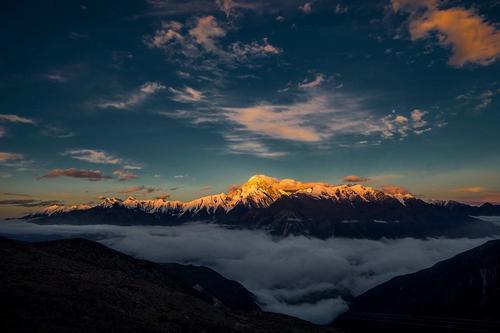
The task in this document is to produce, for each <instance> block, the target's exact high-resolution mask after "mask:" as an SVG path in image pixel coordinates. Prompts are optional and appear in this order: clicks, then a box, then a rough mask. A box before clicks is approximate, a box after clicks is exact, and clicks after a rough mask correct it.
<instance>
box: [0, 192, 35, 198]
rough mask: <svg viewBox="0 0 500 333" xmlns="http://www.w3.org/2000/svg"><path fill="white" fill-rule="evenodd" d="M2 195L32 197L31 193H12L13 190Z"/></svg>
mask: <svg viewBox="0 0 500 333" xmlns="http://www.w3.org/2000/svg"><path fill="white" fill-rule="evenodd" d="M2 195H8V196H11V197H24V198H31V197H32V195H31V194H25V193H12V192H2Z"/></svg>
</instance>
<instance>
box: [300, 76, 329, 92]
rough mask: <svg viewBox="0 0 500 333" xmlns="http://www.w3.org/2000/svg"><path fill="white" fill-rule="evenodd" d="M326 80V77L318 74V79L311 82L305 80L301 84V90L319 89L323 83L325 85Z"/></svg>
mask: <svg viewBox="0 0 500 333" xmlns="http://www.w3.org/2000/svg"><path fill="white" fill-rule="evenodd" d="M324 80H325V76H324V75H323V74H321V73H319V74H316V77H315V78H314V80H310V81H307V80H304V81H302V82H301V83H299V88H302V89H310V88H316V87H319V86H320V85H321V83H323V81H324Z"/></svg>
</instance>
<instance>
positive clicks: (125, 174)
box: [113, 170, 139, 181]
mask: <svg viewBox="0 0 500 333" xmlns="http://www.w3.org/2000/svg"><path fill="white" fill-rule="evenodd" d="M113 174H114V175H115V176H116V177H117V178H118V180H120V181H127V180H130V179H135V178H139V176H138V175H137V174H135V173H133V172H131V171H127V170H115V171H113Z"/></svg>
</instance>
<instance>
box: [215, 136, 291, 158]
mask: <svg viewBox="0 0 500 333" xmlns="http://www.w3.org/2000/svg"><path fill="white" fill-rule="evenodd" d="M224 139H225V140H226V142H227V147H226V152H228V153H230V154H246V155H254V156H258V157H264V158H275V157H282V156H285V155H288V153H286V152H283V151H274V150H272V149H271V148H269V147H268V146H266V145H265V144H264V143H263V142H261V141H259V140H256V139H253V138H251V137H248V136H245V135H225V136H224Z"/></svg>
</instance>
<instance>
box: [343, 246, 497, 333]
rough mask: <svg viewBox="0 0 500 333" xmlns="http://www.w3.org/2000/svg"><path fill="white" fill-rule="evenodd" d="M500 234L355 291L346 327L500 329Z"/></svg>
mask: <svg viewBox="0 0 500 333" xmlns="http://www.w3.org/2000/svg"><path fill="white" fill-rule="evenodd" d="M499 309H500V240H494V241H489V242H487V243H485V244H484V245H482V246H479V247H476V248H474V249H472V250H469V251H466V252H463V253H461V254H459V255H457V256H455V257H453V258H451V259H448V260H444V261H441V262H439V263H437V264H436V265H434V266H432V267H430V268H427V269H424V270H421V271H418V272H416V273H413V274H407V275H402V276H398V277H395V278H393V279H391V280H390V281H387V282H385V283H383V284H381V285H379V286H377V287H375V288H373V289H370V290H368V291H367V292H365V293H364V294H362V295H360V296H358V297H356V298H355V299H354V302H353V303H352V304H351V305H350V309H349V311H347V312H346V313H345V314H343V315H341V316H340V317H339V318H338V319H337V320H336V321H335V325H336V326H339V327H342V328H345V329H346V331H347V332H401V331H405V332H422V331H424V330H425V332H500V311H499Z"/></svg>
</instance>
